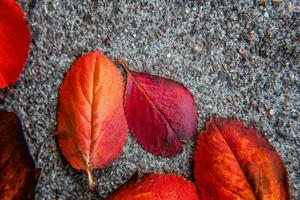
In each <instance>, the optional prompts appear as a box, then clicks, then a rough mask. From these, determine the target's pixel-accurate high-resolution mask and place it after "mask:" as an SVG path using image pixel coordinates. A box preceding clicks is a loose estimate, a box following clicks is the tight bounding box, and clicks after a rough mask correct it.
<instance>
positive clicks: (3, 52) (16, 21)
mask: <svg viewBox="0 0 300 200" xmlns="http://www.w3.org/2000/svg"><path fill="white" fill-rule="evenodd" d="M29 45H30V30H29V27H28V26H27V23H26V19H25V15H24V13H23V11H22V9H21V7H20V6H19V5H18V4H17V3H16V1H15V0H1V1H0V89H1V88H5V87H7V86H8V85H9V84H10V83H15V82H16V81H17V79H18V78H19V76H20V74H21V72H22V70H23V68H24V65H25V63H26V60H27V56H28V52H29Z"/></svg>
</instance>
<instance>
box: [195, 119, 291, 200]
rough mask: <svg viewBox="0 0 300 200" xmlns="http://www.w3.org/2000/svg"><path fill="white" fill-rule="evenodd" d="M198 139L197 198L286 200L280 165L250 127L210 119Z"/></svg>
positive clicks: (270, 148)
mask: <svg viewBox="0 0 300 200" xmlns="http://www.w3.org/2000/svg"><path fill="white" fill-rule="evenodd" d="M198 137H199V140H198V144H197V146H196V150H195V155H194V162H195V178H196V183H197V186H198V189H199V193H200V198H201V199H206V200H209V199H211V200H213V199H223V200H232V199H247V200H252V199H253V200H256V199H261V200H270V199H274V200H275V199H276V200H287V199H290V194H289V185H288V178H287V171H286V168H285V166H284V164H283V162H282V161H281V159H280V157H279V155H278V154H277V152H276V151H275V150H274V149H273V148H272V146H271V145H270V144H269V143H268V141H267V140H266V139H264V138H263V137H262V136H261V135H260V134H259V133H258V132H257V130H255V129H254V128H253V127H251V126H249V127H248V126H247V125H245V124H244V123H243V122H241V121H239V120H235V119H222V118H212V119H210V121H208V122H207V124H206V130H205V131H203V132H200V133H199V135H198Z"/></svg>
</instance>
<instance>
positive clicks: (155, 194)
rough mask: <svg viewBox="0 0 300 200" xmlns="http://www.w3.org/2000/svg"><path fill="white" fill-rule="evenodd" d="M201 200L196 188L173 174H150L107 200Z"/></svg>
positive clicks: (131, 183)
mask: <svg viewBox="0 0 300 200" xmlns="http://www.w3.org/2000/svg"><path fill="white" fill-rule="evenodd" d="M120 199H122V200H156V199H157V200H199V198H198V194H197V190H196V186H195V185H194V184H193V183H191V182H189V181H188V180H186V179H184V178H183V177H180V176H176V175H171V174H155V173H152V174H149V175H147V176H145V177H144V178H142V180H140V181H137V182H132V181H131V182H130V183H129V184H128V185H125V186H124V187H122V188H121V189H120V190H118V191H117V192H116V193H114V194H113V195H111V196H110V197H108V198H107V200H120Z"/></svg>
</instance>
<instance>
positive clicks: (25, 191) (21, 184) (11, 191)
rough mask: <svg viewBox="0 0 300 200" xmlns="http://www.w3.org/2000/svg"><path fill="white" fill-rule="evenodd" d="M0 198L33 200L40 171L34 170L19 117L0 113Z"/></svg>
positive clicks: (3, 199) (5, 199)
mask: <svg viewBox="0 0 300 200" xmlns="http://www.w3.org/2000/svg"><path fill="white" fill-rule="evenodd" d="M0 134H1V137H0V199H1V200H11V199H13V200H22V199H26V200H30V199H34V191H35V186H36V184H37V179H38V177H39V174H40V170H38V169H35V165H34V162H33V160H32V158H31V156H30V154H29V151H28V149H27V146H26V143H25V141H24V138H23V133H22V128H21V123H20V121H19V119H18V117H17V116H16V115H15V114H13V113H9V112H5V111H2V110H0Z"/></svg>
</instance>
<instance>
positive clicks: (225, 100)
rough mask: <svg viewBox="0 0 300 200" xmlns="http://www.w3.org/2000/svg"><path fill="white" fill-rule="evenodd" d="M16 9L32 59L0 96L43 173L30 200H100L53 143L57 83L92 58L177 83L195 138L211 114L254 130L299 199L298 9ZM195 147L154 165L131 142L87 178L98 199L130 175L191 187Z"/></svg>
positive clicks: (71, 4) (70, 5) (48, 3)
mask: <svg viewBox="0 0 300 200" xmlns="http://www.w3.org/2000/svg"><path fill="white" fill-rule="evenodd" d="M18 2H20V4H21V6H22V8H23V9H24V11H25V12H26V14H27V18H28V22H29V24H30V27H31V31H32V44H31V50H30V55H29V58H28V62H27V65H26V67H25V69H24V71H23V73H22V75H21V77H20V79H19V81H18V82H17V83H16V84H14V85H12V86H11V87H10V88H9V89H6V90H1V91H0V98H1V100H0V108H1V109H5V110H8V111H13V112H15V113H17V114H18V116H19V117H20V119H21V121H22V124H23V129H24V134H25V137H26V140H27V142H28V146H29V148H30V151H31V153H32V155H33V157H34V159H35V162H36V164H37V165H38V166H39V167H40V168H42V175H41V178H40V180H39V184H38V186H37V189H36V199H38V200H39V199H77V200H81V199H97V196H96V195H93V194H90V192H89V190H88V184H87V176H86V174H85V173H83V172H79V171H76V170H73V169H72V168H71V167H70V165H69V164H68V162H67V161H66V160H65V159H64V158H63V157H62V156H61V154H60V151H59V149H58V146H57V143H56V139H55V136H54V133H55V128H56V107H57V95H58V88H59V85H60V84H61V82H62V79H63V77H64V74H65V72H66V71H67V70H68V69H69V67H70V65H71V64H72V63H73V62H74V60H75V59H76V58H77V57H78V56H80V55H82V54H84V53H87V52H90V51H92V50H94V49H101V50H103V51H104V52H105V53H106V54H107V55H108V56H109V57H110V58H111V59H114V58H116V57H121V58H123V59H125V60H126V61H127V62H128V64H129V66H130V67H131V68H132V69H134V70H137V71H143V72H148V73H152V74H155V75H159V76H164V77H167V78H172V79H176V80H178V81H180V82H182V83H183V84H184V85H185V86H186V87H187V88H189V89H190V90H191V92H192V93H193V94H194V95H195V98H196V101H197V107H198V110H199V119H198V120H199V125H198V130H201V129H203V127H204V124H205V121H206V120H207V119H208V118H209V117H210V116H211V115H212V114H217V115H219V116H223V117H235V118H240V119H241V120H244V121H245V122H247V123H249V124H252V125H253V126H254V127H256V128H257V129H258V130H260V132H261V133H262V134H264V135H266V137H267V139H268V141H269V142H270V143H271V144H272V145H273V146H274V148H275V149H276V150H277V151H278V152H279V154H280V155H281V156H282V159H283V161H284V163H285V164H286V166H287V169H288V172H289V180H290V183H291V191H292V194H293V196H294V199H300V194H299V192H300V172H299V165H300V136H299V127H300V122H299V121H300V120H299V106H300V105H299V104H300V101H299V55H300V46H299V36H300V34H299V31H300V28H299V25H300V17H299V16H300V8H299V2H298V3H297V1H286V2H285V1H279V0H274V1H270V0H268V1H266V4H265V5H262V4H263V3H259V2H262V1H261V0H259V1H258V0H257V1H256V0H251V1H242V3H238V2H237V1H235V0H232V1H226V0H219V1H201V0H198V1H181V0H177V1H168V2H167V3H166V2H165V1H158V0H149V1H106V0H103V1H101V2H100V1H93V0H86V1H83V0H18ZM276 2H277V3H276ZM278 2H281V3H278ZM259 4H261V5H259ZM137 114H140V113H137ZM194 143H195V140H193V141H191V142H188V143H187V144H186V145H185V146H184V151H183V152H182V153H181V154H179V155H177V156H176V157H173V158H161V157H156V156H153V155H151V154H149V153H147V152H145V151H143V150H142V149H141V148H140V146H139V145H138V144H137V143H136V142H135V141H134V140H133V138H132V137H131V136H129V137H128V140H127V143H126V146H125V147H124V149H123V152H122V154H121V156H120V158H119V159H118V161H116V162H114V163H113V165H112V166H111V167H109V168H106V169H102V170H95V171H94V176H95V180H96V190H97V191H98V192H99V194H100V195H101V196H102V197H104V196H106V195H107V194H108V193H110V192H112V191H113V190H115V189H117V188H118V187H120V186H121V185H122V184H123V183H124V182H125V181H126V180H127V179H128V178H129V177H130V176H131V175H132V174H133V173H134V172H136V171H138V173H139V174H140V175H142V174H144V173H147V172H152V171H156V172H165V173H175V174H178V175H183V176H184V177H186V178H188V179H190V180H192V151H193V147H194ZM98 199H99V198H98Z"/></svg>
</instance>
